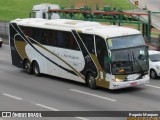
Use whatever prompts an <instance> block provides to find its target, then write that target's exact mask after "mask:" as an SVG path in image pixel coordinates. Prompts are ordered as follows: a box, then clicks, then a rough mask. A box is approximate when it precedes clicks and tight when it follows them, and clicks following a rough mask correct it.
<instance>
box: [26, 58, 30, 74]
mask: <svg viewBox="0 0 160 120" xmlns="http://www.w3.org/2000/svg"><path fill="white" fill-rule="evenodd" d="M25 70H26V71H27V72H28V73H29V72H30V64H29V62H28V61H26V63H25Z"/></svg>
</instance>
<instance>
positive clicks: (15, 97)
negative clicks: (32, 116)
mask: <svg viewBox="0 0 160 120" xmlns="http://www.w3.org/2000/svg"><path fill="white" fill-rule="evenodd" d="M3 95H4V96H7V97H10V98H14V99H16V100H23V99H22V98H20V97H17V96H13V95H10V94H6V93H3Z"/></svg>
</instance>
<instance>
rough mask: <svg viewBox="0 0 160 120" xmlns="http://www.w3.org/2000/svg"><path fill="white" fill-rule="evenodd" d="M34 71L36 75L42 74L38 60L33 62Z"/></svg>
mask: <svg viewBox="0 0 160 120" xmlns="http://www.w3.org/2000/svg"><path fill="white" fill-rule="evenodd" d="M33 72H34V74H35V75H36V76H40V69H39V65H38V63H37V62H34V63H33Z"/></svg>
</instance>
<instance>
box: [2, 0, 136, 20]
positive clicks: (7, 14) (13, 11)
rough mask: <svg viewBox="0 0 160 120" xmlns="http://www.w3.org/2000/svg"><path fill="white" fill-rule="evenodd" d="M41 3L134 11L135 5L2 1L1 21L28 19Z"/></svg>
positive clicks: (123, 0) (98, 0)
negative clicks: (107, 7)
mask: <svg viewBox="0 0 160 120" xmlns="http://www.w3.org/2000/svg"><path fill="white" fill-rule="evenodd" d="M41 3H53V4H59V5H60V6H61V7H71V6H75V7H83V6H86V5H87V6H89V7H91V8H93V9H95V8H96V5H98V6H99V8H101V9H102V8H103V7H104V6H111V7H117V8H121V9H125V10H126V9H132V8H133V5H132V4H131V3H130V2H129V1H128V0H5V1H4V0H0V5H1V7H0V20H5V21H10V20H13V19H16V18H27V17H29V13H30V12H31V10H32V7H33V5H36V4H41Z"/></svg>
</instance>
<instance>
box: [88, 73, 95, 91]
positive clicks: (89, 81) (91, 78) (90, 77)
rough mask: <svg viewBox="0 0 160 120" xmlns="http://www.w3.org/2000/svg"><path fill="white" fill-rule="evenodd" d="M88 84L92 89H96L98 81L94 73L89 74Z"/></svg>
mask: <svg viewBox="0 0 160 120" xmlns="http://www.w3.org/2000/svg"><path fill="white" fill-rule="evenodd" d="M86 82H87V84H88V86H89V87H90V88H91V89H96V80H95V77H94V75H93V73H88V75H87V81H86Z"/></svg>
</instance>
